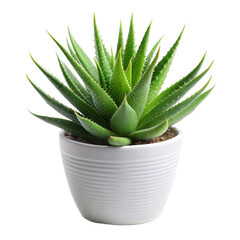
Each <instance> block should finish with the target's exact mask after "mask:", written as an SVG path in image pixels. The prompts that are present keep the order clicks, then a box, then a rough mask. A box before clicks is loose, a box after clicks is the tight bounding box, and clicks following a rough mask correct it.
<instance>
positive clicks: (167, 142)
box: [59, 128, 183, 149]
mask: <svg viewBox="0 0 240 240" xmlns="http://www.w3.org/2000/svg"><path fill="white" fill-rule="evenodd" d="M176 129H177V131H178V135H176V136H175V137H173V138H171V139H168V140H165V141H162V142H157V143H148V144H147V143H146V144H139V145H127V146H121V147H116V146H111V145H98V144H93V143H83V142H79V141H75V140H72V139H68V138H67V137H66V136H65V135H64V132H65V131H63V130H61V131H60V133H59V137H60V138H62V139H64V140H65V141H67V142H69V143H74V144H77V145H81V146H85V147H91V148H121V149H139V148H143V147H154V146H156V147H157V146H159V145H161V146H164V145H166V144H171V143H174V142H176V141H178V140H179V139H180V138H182V135H183V133H182V132H181V131H180V130H179V129H178V128H176Z"/></svg>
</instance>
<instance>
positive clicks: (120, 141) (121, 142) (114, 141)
mask: <svg viewBox="0 0 240 240" xmlns="http://www.w3.org/2000/svg"><path fill="white" fill-rule="evenodd" d="M108 143H109V144H110V145H112V146H118V147H121V146H126V145H130V144H131V143H132V140H131V139H130V138H126V137H114V136H110V137H109V138H108Z"/></svg>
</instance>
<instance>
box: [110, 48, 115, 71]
mask: <svg viewBox="0 0 240 240" xmlns="http://www.w3.org/2000/svg"><path fill="white" fill-rule="evenodd" d="M110 66H111V69H112V71H113V69H114V66H115V58H114V55H113V50H112V48H111V62H110Z"/></svg>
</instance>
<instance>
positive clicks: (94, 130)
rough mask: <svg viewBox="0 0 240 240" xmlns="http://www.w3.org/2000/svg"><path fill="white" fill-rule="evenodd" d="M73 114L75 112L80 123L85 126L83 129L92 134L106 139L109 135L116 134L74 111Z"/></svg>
mask: <svg viewBox="0 0 240 240" xmlns="http://www.w3.org/2000/svg"><path fill="white" fill-rule="evenodd" d="M75 114H76V116H77V118H78V120H79V122H80V123H81V125H82V126H83V127H84V128H85V130H86V131H88V132H89V133H90V134H92V135H93V136H96V137H98V138H101V139H106V140H107V139H108V138H109V137H110V136H115V135H116V134H115V133H113V132H111V131H110V130H108V129H106V128H104V127H101V126H100V125H98V124H97V123H95V122H93V121H91V120H90V119H87V118H84V117H81V116H80V115H78V114H77V113H75Z"/></svg>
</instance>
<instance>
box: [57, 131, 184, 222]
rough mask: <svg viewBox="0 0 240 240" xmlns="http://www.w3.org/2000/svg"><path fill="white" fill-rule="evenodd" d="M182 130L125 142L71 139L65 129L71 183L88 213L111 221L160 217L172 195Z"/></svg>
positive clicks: (88, 216)
mask: <svg viewBox="0 0 240 240" xmlns="http://www.w3.org/2000/svg"><path fill="white" fill-rule="evenodd" d="M181 140H182V134H181V132H179V134H178V135H177V136H176V137H174V138H172V139H169V140H167V141H164V142H159V143H154V144H144V145H132V146H124V147H112V146H100V145H93V144H86V143H81V142H76V141H73V140H69V139H68V138H66V137H65V136H64V133H63V132H61V133H60V148H61V153H62V159H63V164H64V169H65V172H66V176H67V180H68V184H69V187H70V190H71V193H72V196H73V198H74V200H75V203H76V205H77V207H78V209H79V210H80V212H81V214H82V215H83V217H85V218H86V219H88V220H90V221H94V222H100V223H108V224H139V223H145V222H149V221H152V220H154V219H156V218H157V217H158V216H159V215H160V213H161V211H162V209H163V207H164V204H165V202H166V200H167V197H168V194H169V191H170V189H171V185H172V182H173V178H174V175H175V170H176V166H177V162H178V159H179V155H180V146H181Z"/></svg>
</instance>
